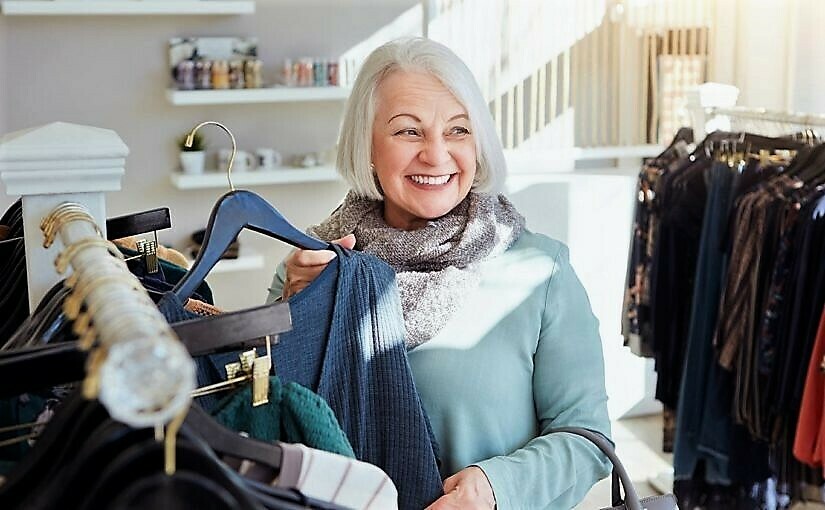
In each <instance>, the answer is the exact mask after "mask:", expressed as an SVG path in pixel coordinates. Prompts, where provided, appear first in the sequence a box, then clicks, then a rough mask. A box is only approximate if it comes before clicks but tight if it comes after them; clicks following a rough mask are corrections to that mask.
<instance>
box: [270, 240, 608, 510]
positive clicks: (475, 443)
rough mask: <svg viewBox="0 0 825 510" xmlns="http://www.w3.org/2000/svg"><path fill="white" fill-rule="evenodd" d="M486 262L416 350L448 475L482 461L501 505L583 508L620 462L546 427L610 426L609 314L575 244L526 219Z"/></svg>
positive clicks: (277, 283)
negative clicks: (533, 228)
mask: <svg viewBox="0 0 825 510" xmlns="http://www.w3.org/2000/svg"><path fill="white" fill-rule="evenodd" d="M278 269H279V271H278V273H279V274H276V276H275V278H274V279H273V289H271V294H270V300H272V299H274V298H275V297H276V296H279V295H280V290H281V288H282V286H283V264H282V265H281V266H280V267H279V268H278ZM481 272H482V279H481V285H480V287H479V288H478V289H476V290H475V291H474V292H472V293H471V294H469V295H468V296H467V299H466V301H465V303H464V306H463V307H462V308H461V309H460V310H459V311H458V312H457V314H456V315H455V316H453V317H452V318H451V319H450V321H449V322H448V323H447V324H446V325H445V327H444V329H442V330H441V331H440V332H439V334H438V335H437V336H436V337H435V338H433V339H431V340H430V341H429V342H427V343H426V344H424V345H421V346H420V347H417V348H415V349H413V350H412V351H410V352H409V353H408V357H409V361H410V366H411V367H412V371H413V376H414V378H415V384H416V386H417V388H418V392H419V395H420V396H421V400H422V402H423V404H424V408H425V410H426V411H427V414H428V416H429V418H430V422H431V424H432V427H433V432H434V434H435V437H436V439H437V440H438V443H439V446H440V449H441V451H440V454H441V460H442V462H443V465H442V475H443V476H444V477H447V476H449V475H452V474H454V473H456V472H458V471H460V470H461V469H463V468H465V467H467V466H470V465H476V466H479V467H480V468H481V469H483V470H484V472H485V474H486V475H487V478H488V479H489V480H490V483H491V485H492V487H493V491H494V493H495V496H496V503H497V505H498V508H499V510H510V509H528V508H529V509H533V508H535V509H554V510H555V509H563V510H566V509H569V508H572V507H573V506H575V505H576V503H578V502H579V501H580V500H581V499H582V498H583V497H584V495H585V494H586V493H587V491H588V490H589V489H590V487H591V486H592V485H593V484H594V483H595V482H596V481H597V480H599V479H600V478H604V477H605V476H607V475H608V474H609V472H610V467H609V466H610V465H609V463H608V461H607V459H606V458H604V456H602V454H601V453H600V452H599V451H598V450H597V449H596V447H594V446H592V445H591V444H590V443H588V442H587V441H586V440H585V439H582V438H580V437H577V436H572V435H569V434H552V435H544V434H545V432H546V431H547V430H548V429H552V428H557V427H564V426H580V427H586V428H589V429H591V430H598V431H600V432H602V433H604V434H605V435H608V436H609V433H610V421H609V419H608V416H607V395H606V393H605V388H604V359H603V357H602V346H601V339H600V337H599V327H598V320H597V319H596V317H594V316H593V313H592V312H591V309H590V302H589V300H588V298H587V295H586V293H585V290H584V287H582V284H581V282H580V281H579V279H578V278H577V277H576V274H575V272H574V271H573V268H572V267H571V266H570V262H569V252H568V249H567V247H566V246H564V244H562V243H560V242H558V241H555V240H553V239H550V238H548V237H546V236H543V235H541V234H534V233H532V232H529V231H526V230H525V232H524V233H523V234H522V235H521V237H519V239H518V240H517V241H516V243H515V244H514V245H513V246H512V247H510V249H509V250H507V251H506V252H505V253H504V254H503V255H501V256H499V257H496V258H494V259H491V260H488V261H486V262H484V263H483V264H482V266H481Z"/></svg>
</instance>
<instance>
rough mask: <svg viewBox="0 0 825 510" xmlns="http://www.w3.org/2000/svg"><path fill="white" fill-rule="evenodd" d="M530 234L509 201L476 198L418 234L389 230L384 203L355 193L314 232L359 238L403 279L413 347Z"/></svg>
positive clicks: (367, 250) (401, 285)
mask: <svg viewBox="0 0 825 510" xmlns="http://www.w3.org/2000/svg"><path fill="white" fill-rule="evenodd" d="M523 229H524V217H523V216H521V214H519V213H518V211H516V209H515V207H513V204H511V203H510V201H509V200H507V198H506V197H505V196H504V195H498V196H493V195H490V194H486V193H469V194H468V195H467V197H466V198H465V199H464V200H463V201H462V202H461V203H459V204H458V205H457V206H456V207H455V208H454V209H453V210H452V211H450V212H449V213H447V214H446V215H444V216H442V217H440V218H437V219H434V220H431V221H429V222H427V225H426V226H424V227H422V228H420V229H417V230H401V229H397V228H394V227H391V226H389V225H387V223H386V222H385V221H384V216H383V202H382V201H380V200H369V199H365V198H362V197H359V196H357V195H356V194H355V193H354V192H352V191H350V192H349V193H348V194H347V196H346V198H345V199H344V203H343V204H341V206H340V207H339V208H338V209H336V210H335V211H334V212H333V213H332V215H331V216H330V217H329V218H327V219H326V220H324V222H322V223H321V224H320V225H316V226H314V227H311V228H310V229H309V232H310V233H311V234H314V235H316V236H318V237H320V238H321V239H324V240H327V241H331V240H333V239H337V238H340V237H343V236H345V235H347V234H350V233H352V234H355V242H356V244H355V249H356V250H358V251H363V252H365V253H370V254H372V255H375V256H377V257H378V258H380V259H381V260H383V261H385V262H387V263H388V264H389V265H390V266H391V267H392V268H393V269H394V270H395V271H396V274H397V281H398V289H399V292H400V295H401V305H402V307H403V313H404V324H405V326H406V330H407V337H406V342H407V347H409V348H412V347H415V346H418V345H420V344H422V343H424V342H426V341H427V340H429V339H430V338H432V337H433V336H435V335H436V334H437V333H438V332H439V331H440V330H441V328H442V327H443V326H444V324H446V322H447V321H448V320H449V319H450V317H452V316H453V315H454V314H455V311H456V310H457V308H458V306H459V305H460V304H461V303H462V302H463V300H462V299H461V298H462V296H465V295H466V294H467V293H468V292H469V291H471V290H472V289H474V288H475V287H477V286H478V284H479V282H480V276H479V271H478V263H479V262H481V261H482V260H484V259H487V258H490V257H495V256H497V255H500V254H502V253H504V252H505V251H506V250H507V248H509V247H510V246H511V245H512V244H513V242H515V240H516V239H518V237H519V235H521V231H522V230H523Z"/></svg>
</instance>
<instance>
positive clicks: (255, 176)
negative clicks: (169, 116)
mask: <svg viewBox="0 0 825 510" xmlns="http://www.w3.org/2000/svg"><path fill="white" fill-rule="evenodd" d="M171 179H172V185H173V186H175V187H176V188H177V189H181V190H187V189H206V188H227V189H229V183H228V182H227V180H226V174H225V173H223V172H219V171H217V170H211V171H206V172H204V173H202V174H197V175H192V174H183V173H180V172H178V171H175V172H172V175H171ZM337 180H340V176H339V175H338V172H336V170H335V167H333V166H316V167H312V168H276V169H274V170H250V171H248V172H232V183H233V184H234V185H235V186H263V185H272V184H297V183H305V182H325V181H337Z"/></svg>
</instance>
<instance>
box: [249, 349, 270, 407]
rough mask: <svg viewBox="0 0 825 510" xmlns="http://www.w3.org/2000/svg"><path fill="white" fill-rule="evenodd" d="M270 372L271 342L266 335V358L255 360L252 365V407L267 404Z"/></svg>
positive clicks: (261, 357)
mask: <svg viewBox="0 0 825 510" xmlns="http://www.w3.org/2000/svg"><path fill="white" fill-rule="evenodd" d="M253 352H254V351H253ZM270 370H272V342H271V340H270V337H269V335H266V356H260V357H258V358H255V361H254V362H253V363H252V407H256V406H260V405H263V404H266V403H269V372H270Z"/></svg>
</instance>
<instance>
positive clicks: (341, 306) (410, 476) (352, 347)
mask: <svg viewBox="0 0 825 510" xmlns="http://www.w3.org/2000/svg"><path fill="white" fill-rule="evenodd" d="M332 249H333V250H335V252H336V254H337V257H335V258H334V259H333V260H332V262H330V263H329V265H328V266H327V267H326V269H324V271H322V272H321V274H320V275H318V277H316V278H315V280H313V281H312V283H311V284H310V285H309V286H307V287H306V288H305V289H304V290H302V291H301V292H299V293H298V294H296V295H294V296H292V297H291V298H290V299H289V310H290V315H291V316H292V331H289V332H287V333H283V334H281V335H279V337H278V342H277V343H276V344H274V345H273V346H272V357H273V361H274V365H275V373H277V374H278V375H279V377H280V378H281V381H292V382H296V383H298V384H301V385H303V386H306V387H307V388H309V389H311V390H313V391H315V392H316V393H318V394H319V395H320V396H321V397H322V398H323V399H324V400H326V401H327V403H328V404H329V406H330V408H332V410H333V411H334V412H335V416H336V418H338V423H340V424H341V428H342V429H344V432H345V433H346V434H347V438H348V439H349V441H350V444H351V445H352V448H353V450H354V451H355V456H356V458H357V459H358V460H361V461H365V462H369V463H371V464H375V465H376V466H378V467H380V468H381V469H383V470H384V472H386V473H387V474H388V475H389V476H390V478H391V479H392V481H393V483H394V484H395V486H396V487H397V488H398V504H399V507H400V508H402V509H415V510H420V509H422V508H425V507H427V506H428V505H429V504H430V503H432V502H433V501H435V500H436V499H437V498H438V497H439V496H440V495H441V493H442V483H441V477H440V476H439V473H438V467H437V465H436V460H435V459H436V452H435V451H434V446H435V444H434V440H433V439H432V438H431V437H432V436H431V431H430V427H429V422H428V421H427V418H426V416H425V414H424V411H423V409H422V407H421V401H420V399H419V397H418V392H417V390H416V387H415V383H414V382H413V378H412V372H411V370H410V366H409V364H408V362H407V349H406V346H405V345H404V321H403V317H402V314H401V303H400V301H399V298H398V289H397V287H396V284H395V274H394V273H393V270H392V268H390V267H389V266H387V265H386V264H384V263H383V262H381V261H380V260H379V259H377V258H376V257H374V256H372V255H369V254H365V253H360V252H355V251H349V250H344V249H343V248H341V247H339V246H333V247H332ZM280 284H282V280H280V278H276V282H274V285H280ZM278 295H280V289H278ZM261 352H262V351H261ZM236 359H237V354H225V355H213V356H211V357H210V363H211V365H212V371H213V373H212V375H211V377H210V378H205V379H202V378H201V375H202V373H201V372H198V375H199V379H198V382H199V383H200V384H208V383H211V382H215V381H217V380H220V379H221V378H222V377H224V376H225V374H224V373H223V366H224V364H225V363H229V362H232V361H235V360H236Z"/></svg>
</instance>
